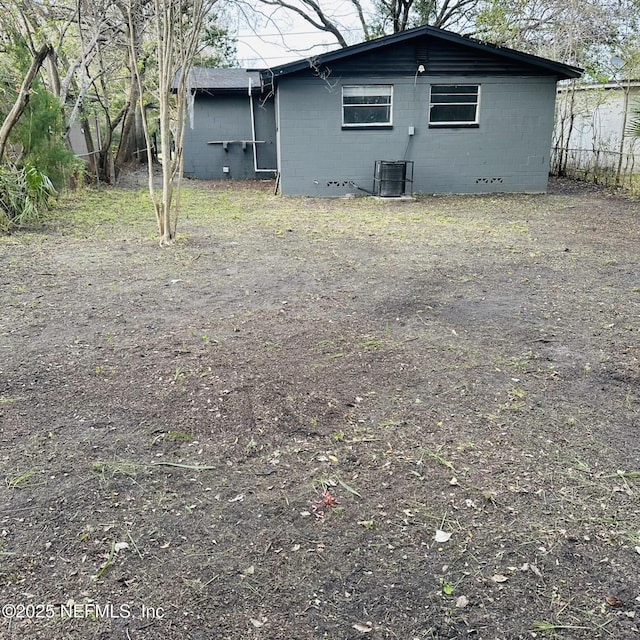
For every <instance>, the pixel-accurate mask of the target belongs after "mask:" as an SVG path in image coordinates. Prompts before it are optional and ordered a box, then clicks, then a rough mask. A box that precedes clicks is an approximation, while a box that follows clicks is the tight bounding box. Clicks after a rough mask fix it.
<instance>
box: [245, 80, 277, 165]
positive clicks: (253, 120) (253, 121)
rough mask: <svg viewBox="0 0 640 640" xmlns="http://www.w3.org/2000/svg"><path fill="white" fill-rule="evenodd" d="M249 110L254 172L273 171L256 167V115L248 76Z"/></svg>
mask: <svg viewBox="0 0 640 640" xmlns="http://www.w3.org/2000/svg"><path fill="white" fill-rule="evenodd" d="M249 110H250V111H251V138H252V141H253V170H254V171H255V172H256V173H274V172H275V171H277V169H258V143H257V142H256V117H255V115H254V113H253V92H252V91H251V78H249Z"/></svg>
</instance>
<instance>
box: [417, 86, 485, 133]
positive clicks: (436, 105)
mask: <svg viewBox="0 0 640 640" xmlns="http://www.w3.org/2000/svg"><path fill="white" fill-rule="evenodd" d="M479 105H480V85H477V84H432V85H431V96H430V99H429V126H430V127H458V126H477V125H478V122H479V120H478V111H479V109H478V107H479Z"/></svg>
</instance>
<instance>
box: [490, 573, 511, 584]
mask: <svg viewBox="0 0 640 640" xmlns="http://www.w3.org/2000/svg"><path fill="white" fill-rule="evenodd" d="M491 579H492V580H493V581H494V582H498V583H499V582H506V581H507V580H508V579H509V578H507V576H503V575H502V574H501V573H497V574H496V575H495V576H491Z"/></svg>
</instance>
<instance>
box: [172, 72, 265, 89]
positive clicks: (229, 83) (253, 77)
mask: <svg viewBox="0 0 640 640" xmlns="http://www.w3.org/2000/svg"><path fill="white" fill-rule="evenodd" d="M178 73H179V72H178ZM177 77H178V76H176V79H174V81H173V88H174V89H175V88H176V85H177ZM249 81H251V86H252V88H253V90H254V91H255V90H259V89H260V73H258V72H257V71H247V70H246V69H212V68H209V67H194V68H193V69H191V82H190V84H191V87H192V88H194V89H196V90H199V91H211V92H218V93H222V92H225V93H236V92H245V93H246V92H247V91H248V88H249Z"/></svg>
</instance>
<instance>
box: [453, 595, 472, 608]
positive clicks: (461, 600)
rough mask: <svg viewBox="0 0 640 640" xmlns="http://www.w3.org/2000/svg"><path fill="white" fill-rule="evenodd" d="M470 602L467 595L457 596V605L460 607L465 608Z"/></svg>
mask: <svg viewBox="0 0 640 640" xmlns="http://www.w3.org/2000/svg"><path fill="white" fill-rule="evenodd" d="M468 604H469V598H467V596H458V597H457V598H456V607H458V609H463V608H464V607H466V606H467V605H468Z"/></svg>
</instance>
